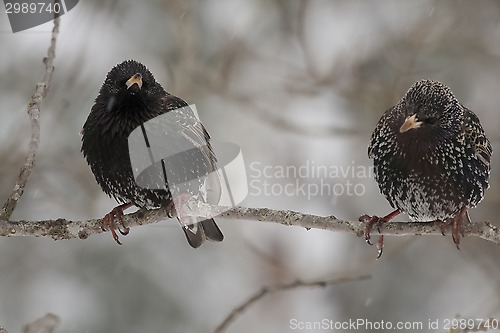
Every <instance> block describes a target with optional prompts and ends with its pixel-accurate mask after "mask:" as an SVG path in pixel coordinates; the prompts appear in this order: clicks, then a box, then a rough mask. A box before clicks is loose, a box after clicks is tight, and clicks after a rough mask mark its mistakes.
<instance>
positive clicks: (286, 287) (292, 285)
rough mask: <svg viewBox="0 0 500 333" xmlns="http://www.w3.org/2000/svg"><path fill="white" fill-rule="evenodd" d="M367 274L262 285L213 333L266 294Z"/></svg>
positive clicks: (344, 280) (218, 331) (359, 277)
mask: <svg viewBox="0 0 500 333" xmlns="http://www.w3.org/2000/svg"><path fill="white" fill-rule="evenodd" d="M369 278H370V276H369V275H361V276H356V277H343V278H335V279H327V280H325V279H323V280H315V281H302V280H296V281H294V282H292V283H284V284H278V285H275V286H267V287H263V288H262V289H261V290H260V291H258V292H257V293H255V294H254V295H253V296H252V297H250V298H249V299H248V300H246V301H245V302H244V303H243V304H241V305H240V306H238V307H236V308H235V309H233V311H231V313H230V314H229V315H228V316H227V317H226V318H225V319H224V320H223V321H222V323H221V324H220V325H219V326H217V328H216V329H215V333H222V332H224V331H225V330H226V329H227V327H228V326H229V325H230V324H231V323H232V322H233V321H234V320H235V319H236V318H237V317H238V316H239V315H241V314H242V313H243V312H245V311H246V310H248V308H249V307H250V306H251V305H253V304H255V303H256V302H257V301H259V300H260V299H262V298H263V297H264V296H266V295H268V294H272V293H275V292H277V291H284V290H290V289H297V288H303V287H322V288H325V287H328V286H331V285H334V284H339V283H345V282H351V281H361V280H366V279H369Z"/></svg>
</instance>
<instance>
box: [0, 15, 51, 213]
mask: <svg viewBox="0 0 500 333" xmlns="http://www.w3.org/2000/svg"><path fill="white" fill-rule="evenodd" d="M59 21H60V18H59V17H57V18H56V19H54V28H53V29H52V37H51V41H50V46H49V49H48V50H47V56H46V57H45V58H44V59H43V63H44V64H45V75H44V77H43V81H42V82H40V83H37V85H36V90H35V93H34V94H33V96H32V97H31V101H30V102H29V104H28V115H29V117H30V121H31V139H30V142H29V144H28V154H27V156H26V160H25V161H24V165H23V166H22V167H21V172H20V173H19V179H18V180H17V182H16V185H15V186H14V190H13V191H12V194H11V195H10V197H9V199H7V201H6V202H5V204H4V205H3V207H2V211H1V213H0V218H1V219H6V220H8V219H9V218H10V216H11V215H12V213H13V212H14V209H15V208H16V206H17V202H18V201H19V199H20V198H21V196H22V195H23V192H24V188H25V187H26V183H27V182H28V178H29V177H30V175H31V171H32V170H33V167H34V165H35V156H36V153H37V151H38V146H39V144H40V105H41V104H42V101H43V99H44V98H45V96H46V95H47V92H48V91H49V88H50V83H51V81H52V73H53V72H54V65H53V63H54V58H55V56H56V54H55V51H56V41H57V35H58V34H59Z"/></svg>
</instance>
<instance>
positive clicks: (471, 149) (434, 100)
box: [360, 80, 492, 257]
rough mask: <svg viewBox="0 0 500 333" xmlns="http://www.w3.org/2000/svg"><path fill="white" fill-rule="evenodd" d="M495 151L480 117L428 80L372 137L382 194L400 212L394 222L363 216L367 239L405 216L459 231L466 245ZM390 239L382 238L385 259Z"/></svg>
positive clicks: (388, 115)
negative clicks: (473, 210) (471, 216)
mask: <svg viewBox="0 0 500 333" xmlns="http://www.w3.org/2000/svg"><path fill="white" fill-rule="evenodd" d="M491 153H492V148H491V144H490V142H489V140H488V138H487V137H486V135H485V133H484V130H483V127H482V126H481V124H480V122H479V119H478V117H477V116H476V115H475V114H474V113H473V112H472V111H471V110H469V109H467V108H466V107H465V106H463V105H462V104H460V102H459V101H458V100H457V98H456V97H455V96H454V95H453V93H452V92H451V90H450V88H449V87H447V86H446V85H444V84H442V83H440V82H436V81H431V80H421V81H418V82H416V83H415V84H414V85H413V86H412V87H411V88H410V89H409V90H408V92H407V93H406V94H405V95H404V96H403V98H402V99H401V100H400V101H399V102H398V103H397V104H396V105H395V106H394V107H392V108H390V109H389V110H387V111H386V112H385V113H384V115H383V116H382V118H381V119H380V121H379V122H378V124H377V126H376V127H375V130H374V132H373V134H372V136H371V141H370V145H369V147H368V156H369V158H371V159H373V164H374V174H375V180H376V181H377V183H378V185H379V189H380V192H381V193H382V194H383V195H384V196H385V198H386V199H387V200H388V201H389V204H390V205H391V206H392V207H393V208H394V209H395V211H393V212H392V213H390V214H389V215H387V216H385V217H383V218H379V217H377V216H368V215H363V216H361V217H360V221H362V222H366V223H367V225H366V230H365V239H366V241H367V242H368V243H369V244H371V243H370V231H371V229H372V228H373V226H376V227H377V228H379V230H380V225H381V224H382V223H384V222H387V221H389V220H391V219H392V218H394V217H395V216H397V215H398V214H400V213H403V212H404V213H406V214H408V216H409V217H410V219H411V220H412V221H420V222H427V221H437V220H439V221H442V222H443V224H442V230H443V234H444V230H445V228H447V227H449V226H451V227H452V237H453V241H454V243H455V244H456V245H457V247H458V245H459V244H460V235H461V234H462V235H463V224H464V223H465V221H464V219H465V218H467V221H469V215H468V209H469V208H473V207H475V206H476V205H477V204H479V202H480V201H481V200H482V199H483V197H484V192H485V191H486V189H487V188H488V187H489V185H488V181H489V176H490V159H491ZM382 248H383V236H380V237H379V241H378V249H379V253H378V254H379V257H380V255H381V254H382Z"/></svg>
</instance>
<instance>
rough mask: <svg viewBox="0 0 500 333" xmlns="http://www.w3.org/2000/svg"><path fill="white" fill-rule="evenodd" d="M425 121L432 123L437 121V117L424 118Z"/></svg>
mask: <svg viewBox="0 0 500 333" xmlns="http://www.w3.org/2000/svg"><path fill="white" fill-rule="evenodd" d="M422 121H423V122H424V123H426V124H429V125H432V124H434V123H435V122H436V121H437V118H436V117H429V118H425V119H423V120H422Z"/></svg>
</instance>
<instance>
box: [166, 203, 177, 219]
mask: <svg viewBox="0 0 500 333" xmlns="http://www.w3.org/2000/svg"><path fill="white" fill-rule="evenodd" d="M166 209H167V216H168V218H169V219H171V218H172V217H174V214H175V202H174V200H170V201H169V202H168V204H167V208H166Z"/></svg>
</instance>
